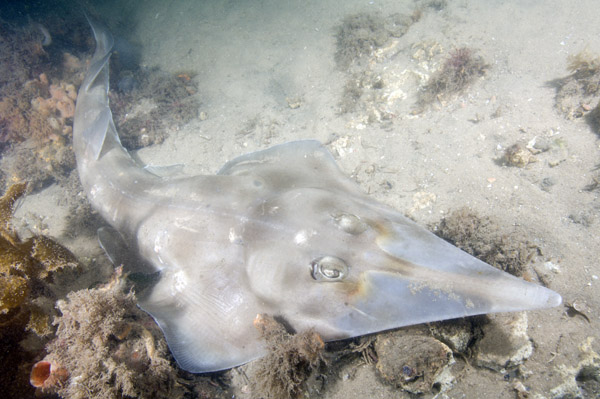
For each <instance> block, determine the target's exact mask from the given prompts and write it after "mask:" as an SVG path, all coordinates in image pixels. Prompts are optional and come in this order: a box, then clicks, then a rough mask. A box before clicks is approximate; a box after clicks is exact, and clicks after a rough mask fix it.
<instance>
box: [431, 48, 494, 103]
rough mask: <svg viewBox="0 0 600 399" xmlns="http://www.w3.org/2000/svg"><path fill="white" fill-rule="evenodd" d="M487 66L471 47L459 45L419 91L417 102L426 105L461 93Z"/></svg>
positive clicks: (483, 72)
mask: <svg viewBox="0 0 600 399" xmlns="http://www.w3.org/2000/svg"><path fill="white" fill-rule="evenodd" d="M488 68H489V65H488V64H487V63H486V62H485V61H484V60H483V58H482V57H481V56H480V55H477V54H476V53H475V51H473V50H472V49H470V48H468V47H461V48H458V49H455V50H453V51H452V52H451V53H450V54H449V55H448V57H447V58H446V60H445V61H444V64H443V66H442V68H441V69H440V70H439V71H438V72H437V73H435V74H434V75H433V76H432V77H431V78H430V80H429V82H428V83H427V85H426V86H425V88H424V89H423V91H422V92H421V96H420V100H419V103H420V104H421V105H426V104H430V103H432V102H434V101H435V100H440V101H443V100H445V99H447V98H448V97H449V96H451V95H454V94H460V93H462V92H463V91H465V90H466V89H467V88H468V87H469V86H470V85H471V84H472V83H473V82H474V81H475V80H476V79H477V78H479V77H481V76H484V75H485V72H486V70H487V69H488Z"/></svg>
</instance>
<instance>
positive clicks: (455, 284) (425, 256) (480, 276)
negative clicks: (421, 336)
mask: <svg viewBox="0 0 600 399" xmlns="http://www.w3.org/2000/svg"><path fill="white" fill-rule="evenodd" d="M376 229H377V230H378V236H377V238H376V242H377V247H378V249H379V250H380V251H375V252H372V253H370V254H368V255H367V262H366V263H368V264H369V266H367V267H365V268H364V269H363V270H362V272H361V274H360V277H359V279H358V283H357V286H358V288H357V289H355V290H354V291H353V292H354V294H353V295H352V300H351V301H350V302H349V306H351V308H352V311H351V312H349V313H348V314H347V315H344V316H343V317H342V318H340V320H339V324H338V325H339V327H340V328H341V329H343V330H346V331H347V332H348V333H349V334H352V335H360V334H365V333H368V332H375V331H380V330H385V329H391V328H397V327H402V326H407V325H413V324H419V323H426V322H432V321H438V320H446V319H453V318H458V317H465V316H473V315H478V314H485V313H495V312H512V311H522V310H534V309H543V308H550V307H554V306H558V305H560V304H561V302H562V298H561V296H560V295H559V294H558V293H556V292H554V291H552V290H550V289H548V288H545V287H543V286H540V285H537V284H534V283H531V282H528V281H525V280H523V279H520V278H517V277H515V276H512V275H510V274H508V273H505V272H503V271H501V270H498V269H496V268H494V267H492V266H490V265H488V264H486V263H484V262H482V261H480V260H478V259H477V258H475V257H473V256H471V255H469V254H467V253H466V252H464V251H462V250H460V249H459V248H457V247H455V246H453V245H451V244H449V243H448V242H446V241H444V240H442V239H441V238H439V237H437V236H435V235H434V234H432V233H430V232H429V231H427V230H425V229H423V228H421V227H419V226H417V225H415V224H414V223H412V222H410V221H408V220H402V223H393V224H389V225H388V226H386V227H385V228H383V227H381V226H378V227H376Z"/></svg>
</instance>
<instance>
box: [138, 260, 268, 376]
mask: <svg viewBox="0 0 600 399" xmlns="http://www.w3.org/2000/svg"><path fill="white" fill-rule="evenodd" d="M212 267H218V266H217V265H211V267H208V269H209V270H210V269H211V268H212ZM160 274H161V275H160V279H159V281H158V282H157V283H156V285H155V286H154V287H153V288H152V290H150V292H146V293H145V294H144V295H140V296H139V298H138V299H139V300H138V304H139V306H140V308H142V309H143V310H144V311H146V312H147V313H149V314H151V315H152V317H153V318H154V320H155V321H156V322H157V324H158V325H159V326H160V328H161V330H162V331H163V333H164V334H165V338H166V340H167V344H168V345H169V348H170V350H171V352H172V353H173V356H174V357H175V359H176V360H177V363H178V364H179V365H180V366H181V367H182V368H183V369H185V370H187V371H190V372H193V373H206V372H211V371H219V370H224V369H228V368H231V367H234V366H238V365H240V364H243V363H245V362H248V361H250V360H253V359H256V358H258V357H260V356H262V355H264V353H265V349H264V346H263V343H262V341H261V340H260V337H259V334H258V331H257V330H256V329H255V328H254V327H253V324H252V321H253V318H254V317H255V316H256V312H255V311H253V310H254V308H253V306H254V305H253V304H252V303H240V304H239V305H238V306H235V304H236V299H239V294H240V293H241V289H240V288H236V287H235V282H233V281H232V282H224V281H218V278H216V279H215V280H212V281H211V278H213V277H216V276H214V275H212V276H211V275H210V274H207V275H204V276H203V275H202V273H201V272H200V273H199V272H197V271H193V270H192V271H190V274H188V273H187V272H186V271H184V270H181V269H179V270H172V269H169V268H165V269H164V270H162V271H161V272H160ZM199 279H201V280H202V281H200V280H199ZM222 285H225V286H229V287H230V288H231V290H230V291H227V290H224V291H223V292H222V295H221V296H217V295H214V292H212V291H210V292H209V290H207V289H206V287H207V286H212V287H215V286H216V287H217V288H218V287H219V286H222ZM236 296H238V297H236ZM249 302H251V301H249Z"/></svg>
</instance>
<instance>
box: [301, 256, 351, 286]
mask: <svg viewBox="0 0 600 399" xmlns="http://www.w3.org/2000/svg"><path fill="white" fill-rule="evenodd" d="M310 275H311V276H312V278H314V279H315V280H317V281H332V282H333V281H342V280H343V279H344V278H346V276H347V275H348V265H346V262H344V261H343V260H342V259H340V258H338V257H336V256H322V257H320V258H317V259H315V260H313V261H312V262H310Z"/></svg>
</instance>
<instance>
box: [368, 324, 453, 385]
mask: <svg viewBox="0 0 600 399" xmlns="http://www.w3.org/2000/svg"><path fill="white" fill-rule="evenodd" d="M418 329H419V327H417V328H409V329H401V330H398V331H394V332H389V333H384V334H380V335H378V336H377V339H376V340H375V352H377V370H378V371H379V373H380V374H381V376H382V377H383V379H384V380H385V381H387V382H388V383H390V384H392V385H394V386H396V387H399V388H402V389H403V390H405V391H407V392H410V393H413V394H423V393H429V392H434V391H435V392H440V391H442V390H445V389H446V388H448V387H449V386H450V385H451V384H452V381H454V376H452V374H451V373H450V366H451V365H452V364H454V357H453V356H452V350H450V348H448V346H446V345H445V344H444V343H442V342H440V341H438V340H437V339H435V338H433V337H431V336H428V335H426V334H424V333H423V332H420V331H419V330H418Z"/></svg>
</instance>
